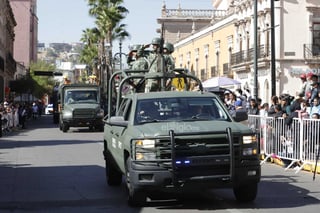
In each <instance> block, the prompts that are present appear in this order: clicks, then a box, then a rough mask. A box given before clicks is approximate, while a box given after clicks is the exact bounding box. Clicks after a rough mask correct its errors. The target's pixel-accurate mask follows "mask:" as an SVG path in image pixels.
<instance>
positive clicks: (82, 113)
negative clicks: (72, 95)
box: [73, 109, 95, 119]
mask: <svg viewBox="0 0 320 213" xmlns="http://www.w3.org/2000/svg"><path fill="white" fill-rule="evenodd" d="M73 117H74V118H75V119H82V118H94V117H95V111H94V110H93V109H75V110H74V111H73Z"/></svg>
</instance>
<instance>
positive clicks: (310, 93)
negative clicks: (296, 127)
mask: <svg viewBox="0 0 320 213" xmlns="http://www.w3.org/2000/svg"><path fill="white" fill-rule="evenodd" d="M300 79H301V81H302V84H301V89H300V90H299V91H296V92H292V94H289V93H284V94H281V95H280V96H272V97H271V100H270V102H266V103H262V100H261V99H260V98H257V99H255V98H253V97H251V95H250V91H249V90H244V91H242V90H241V89H237V90H235V91H234V92H231V91H228V90H227V91H226V92H225V94H224V104H225V105H226V107H227V108H228V109H229V111H230V112H231V113H232V112H233V111H236V110H238V109H245V110H246V111H247V113H248V115H260V116H269V117H275V118H277V117H283V118H284V119H285V121H286V123H287V124H288V125H289V124H291V123H292V120H293V118H310V119H318V118H319V116H320V86H319V80H318V76H317V75H315V74H312V73H308V74H302V75H301V76H300Z"/></svg>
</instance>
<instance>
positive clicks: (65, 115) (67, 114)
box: [62, 111, 72, 118]
mask: <svg viewBox="0 0 320 213" xmlns="http://www.w3.org/2000/svg"><path fill="white" fill-rule="evenodd" d="M62 115H63V118H72V112H71V111H64V112H63V114H62Z"/></svg>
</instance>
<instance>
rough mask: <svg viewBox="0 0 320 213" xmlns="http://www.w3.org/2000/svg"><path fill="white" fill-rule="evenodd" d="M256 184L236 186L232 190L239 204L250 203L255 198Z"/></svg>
mask: <svg viewBox="0 0 320 213" xmlns="http://www.w3.org/2000/svg"><path fill="white" fill-rule="evenodd" d="M257 192H258V183H252V184H248V185H241V186H236V187H234V188H233V193H234V195H235V197H236V199H237V201H240V202H251V201H254V200H255V199H256V197H257Z"/></svg>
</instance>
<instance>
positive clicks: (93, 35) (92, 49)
mask: <svg viewBox="0 0 320 213" xmlns="http://www.w3.org/2000/svg"><path fill="white" fill-rule="evenodd" d="M82 32H83V34H82V37H81V39H80V40H81V41H82V42H83V43H84V44H85V45H84V47H83V50H82V52H81V54H80V62H82V63H85V64H87V65H88V68H89V69H92V72H93V73H92V74H93V75H95V76H97V73H98V72H97V63H96V61H97V60H96V58H97V56H98V46H97V43H98V39H99V34H100V33H99V30H98V29H97V28H92V29H89V28H87V29H86V30H83V31H82Z"/></svg>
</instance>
